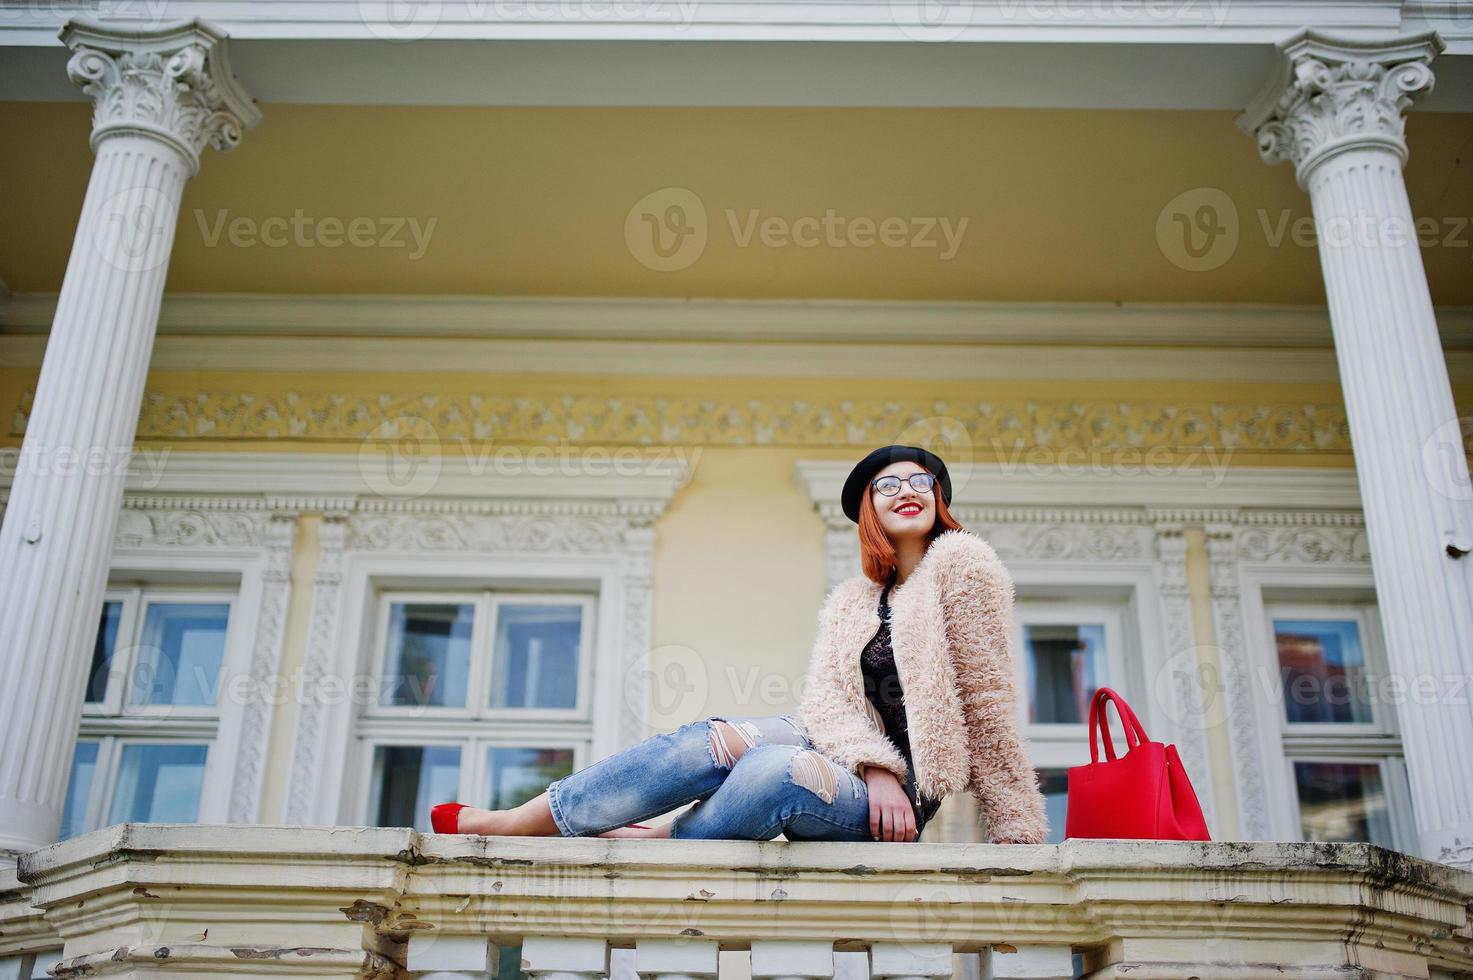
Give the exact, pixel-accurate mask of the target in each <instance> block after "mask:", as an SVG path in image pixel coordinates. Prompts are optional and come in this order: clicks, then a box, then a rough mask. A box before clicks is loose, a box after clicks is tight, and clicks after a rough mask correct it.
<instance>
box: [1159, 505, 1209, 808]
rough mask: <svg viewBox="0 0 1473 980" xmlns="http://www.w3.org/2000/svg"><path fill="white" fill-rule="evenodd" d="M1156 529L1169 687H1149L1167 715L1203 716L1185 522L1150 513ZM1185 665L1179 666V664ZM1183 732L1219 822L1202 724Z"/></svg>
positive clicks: (1190, 764) (1186, 761) (1202, 795)
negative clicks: (1165, 698) (1163, 700)
mask: <svg viewBox="0 0 1473 980" xmlns="http://www.w3.org/2000/svg"><path fill="white" fill-rule="evenodd" d="M1153 516H1154V518H1155V520H1154V530H1155V551H1156V559H1157V562H1158V563H1159V566H1160V590H1161V611H1162V625H1163V627H1164V628H1165V631H1166V645H1165V649H1166V667H1165V670H1167V672H1168V674H1169V677H1170V681H1171V683H1170V686H1169V688H1166V689H1164V690H1163V687H1162V685H1160V684H1153V685H1151V686H1150V690H1151V691H1152V693H1153V694H1155V696H1157V697H1160V696H1161V695H1162V694H1165V693H1167V692H1168V691H1169V695H1170V697H1172V698H1173V699H1174V703H1173V704H1172V705H1170V706H1169V707H1168V712H1167V713H1168V714H1169V716H1170V717H1172V718H1175V719H1202V718H1205V717H1206V709H1207V699H1208V697H1209V696H1210V695H1209V693H1208V692H1207V691H1205V690H1203V684H1205V683H1207V682H1209V680H1210V678H1209V677H1208V676H1206V675H1205V674H1204V672H1203V671H1202V670H1201V669H1200V661H1199V660H1198V659H1197V658H1196V655H1195V651H1196V648H1197V638H1196V633H1195V632H1194V630H1193V623H1192V597H1191V589H1190V587H1189V586H1188V585H1187V540H1186V537H1185V535H1184V534H1183V533H1182V532H1183V530H1184V529H1185V527H1186V524H1187V522H1184V521H1182V520H1180V519H1178V517H1177V515H1173V514H1170V513H1157V514H1154V515H1153ZM1184 654H1186V655H1188V656H1190V657H1191V660H1190V662H1189V663H1186V664H1179V663H1178V658H1180V657H1182V656H1183V655H1184ZM1184 667H1185V668H1187V669H1183V668H1184ZM1178 731H1179V732H1180V733H1181V737H1180V739H1179V741H1178V743H1177V744H1178V747H1179V750H1180V752H1181V756H1182V764H1183V765H1184V766H1185V767H1186V770H1187V772H1188V773H1198V774H1199V776H1198V778H1197V780H1196V782H1195V783H1194V784H1193V788H1194V789H1195V790H1196V793H1197V800H1198V802H1199V803H1200V804H1201V805H1202V813H1203V815H1204V816H1205V817H1206V819H1207V825H1208V826H1209V827H1215V826H1217V825H1218V824H1217V800H1216V795H1217V794H1216V793H1215V791H1214V790H1215V786H1214V782H1213V779H1212V775H1211V774H1212V770H1213V766H1212V762H1211V758H1210V753H1209V752H1208V749H1207V732H1206V729H1205V726H1203V725H1201V724H1185V725H1180V726H1179V727H1178Z"/></svg>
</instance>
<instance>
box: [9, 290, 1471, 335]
mask: <svg viewBox="0 0 1473 980" xmlns="http://www.w3.org/2000/svg"><path fill="white" fill-rule="evenodd" d="M55 312H56V294H55V293H20V294H14V295H11V296H6V297H0V335H4V334H28V333H45V332H46V331H47V330H48V329H49V328H50V325H51V320H52V318H53V317H54V316H55ZM1438 312H1439V320H1440V321H1441V323H1442V327H1443V334H1444V343H1445V344H1448V345H1450V346H1473V308H1470V307H1447V308H1444V309H1442V310H1439V311H1438ZM159 333H160V334H161V335H179V336H186V335H208V336H218V335H246V336H274V335H281V336H307V335H312V336H333V337H336V336H360V337H364V336H366V337H501V338H513V337H522V338H534V337H535V338H543V339H548V338H554V339H564V340H597V339H604V340H703V341H705V340H749V341H753V340H765V341H784V342H790V341H835V340H839V341H844V342H846V343H849V342H855V341H861V342H862V341H874V342H881V343H895V342H904V343H992V344H997V343H1003V344H1006V343H1017V344H1024V343H1026V344H1038V343H1055V344H1104V345H1109V346H1122V345H1123V346H1129V345H1158V344H1176V345H1188V346H1206V347H1325V348H1328V347H1330V346H1331V334H1330V320H1329V314H1328V312H1327V311H1326V310H1325V309H1324V308H1323V307H1314V306H1279V305H1268V304H1252V303H1242V304H1232V303H1195V304H1194V303H990V302H940V301H938V302H885V301H874V300H827V299H826V300H756V299H753V300H727V299H686V300H681V299H630V298H624V297H586V298H584V297H580V298H565V297H543V296H377V295H314V296H296V295H273V294H266V293H210V294H171V295H167V296H165V297H164V303H163V307H162V309H161V310H160V313H159Z"/></svg>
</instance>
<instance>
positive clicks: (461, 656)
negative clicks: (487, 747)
mask: <svg viewBox="0 0 1473 980" xmlns="http://www.w3.org/2000/svg"><path fill="white" fill-rule="evenodd" d="M474 621H475V606H473V605H471V604H469V603H466V604H462V605H431V604H419V603H416V604H413V605H410V604H408V603H402V602H396V603H394V604H393V606H391V607H390V609H389V638H388V639H389V642H388V652H387V660H386V662H385V664H384V676H383V690H382V695H381V698H380V703H381V704H386V705H410V706H414V707H427V706H434V707H445V706H454V707H464V706H465V698H466V691H467V690H468V688H469V685H470V666H471V627H472V625H473V623H474ZM394 826H409V825H408V824H397V825H394Z"/></svg>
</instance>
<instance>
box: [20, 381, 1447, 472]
mask: <svg viewBox="0 0 1473 980" xmlns="http://www.w3.org/2000/svg"><path fill="white" fill-rule="evenodd" d="M32 395H33V392H31V391H29V390H27V391H25V392H23V393H22V395H21V397H20V401H19V404H18V405H17V406H16V408H15V411H14V412H13V413H11V416H12V419H13V422H12V429H11V432H10V435H11V436H13V437H17V438H18V437H21V436H23V435H24V434H25V427H26V424H27V419H28V416H29V412H30V401H31V397H32ZM405 424H410V425H414V426H417V427H422V428H424V429H425V436H426V438H427V439H429V440H430V441H431V442H432V443H433V444H435V445H437V446H438V447H440V448H441V449H442V450H444V449H454V448H456V447H458V446H475V445H485V444H493V443H502V442H514V443H545V444H556V445H574V446H581V445H600V446H606V445H647V446H656V445H669V444H683V445H714V446H871V445H875V444H883V443H887V442H891V441H893V440H894V439H895V438H896V437H897V435H898V434H906V433H915V432H921V431H923V430H930V429H937V428H941V427H945V428H947V429H948V430H951V431H956V432H958V433H959V434H960V435H961V437H962V438H965V439H966V440H967V441H968V442H967V444H968V445H969V447H970V448H971V451H972V452H973V453H975V454H976V455H977V456H990V455H1005V454H1008V453H1016V452H1019V451H1030V450H1037V451H1046V452H1048V453H1049V454H1051V455H1057V454H1060V453H1068V452H1110V453H1119V454H1124V455H1125V456H1126V457H1128V458H1129V459H1133V460H1136V461H1138V465H1144V464H1145V463H1147V462H1149V457H1148V456H1147V455H1146V454H1148V453H1150V452H1152V451H1156V452H1171V453H1183V454H1205V453H1208V452H1211V453H1213V454H1215V455H1218V456H1225V455H1227V454H1229V453H1232V452H1253V453H1264V452H1270V453H1293V454H1299V453H1303V454H1310V455H1323V454H1338V455H1344V456H1349V455H1350V453H1351V444H1350V433H1349V429H1348V427H1347V424H1346V419H1345V408H1344V406H1343V405H1341V404H1338V403H1336V404H1288V403H1275V402H1254V403H1244V404H1224V403H1218V402H1210V401H1202V402H1160V401H1150V400H1144V399H1141V400H1121V399H1107V398H1097V399H1087V400H1086V399H1078V398H1058V399H1047V398H1038V397H1020V398H1014V399H1006V400H990V399H971V398H941V399H924V398H912V399H905V400H901V399H881V398H832V399H826V400H822V401H811V400H808V399H803V398H795V397H788V396H784V397H773V398H765V399H761V400H754V399H752V398H751V397H750V396H749V395H736V394H732V395H725V396H723V395H712V396H709V397H695V396H685V395H674V396H668V397H667V396H662V395H658V394H652V395H645V396H639V397H629V396H619V397H601V396H597V395H571V394H569V395H561V396H548V395H545V394H498V393H496V392H494V391H493V392H489V393H486V394H467V395H446V394H441V393H437V392H428V391H424V392H419V391H388V390H385V391H381V392H378V393H376V394H372V395H349V394H343V393H335V392H332V391H322V390H313V389H309V388H303V389H301V390H298V391H292V392H288V393H286V394H270V395H268V394H259V393H255V392H250V391H236V390H226V389H219V388H216V389H213V390H191V391H190V392H188V393H178V394H174V393H166V392H161V391H156V390H155V391H149V392H147V393H146V394H145V395H144V399H143V410H142V415H141V417H140V419H139V423H138V434H137V438H138V439H139V440H140V441H145V442H148V441H155V442H173V441H175V440H194V439H198V440H201V441H206V442H208V441H219V440H228V441H235V440H260V441H271V442H303V443H310V442H347V443H360V444H361V443H366V442H372V441H374V440H381V439H383V438H384V436H383V434H384V433H385V432H386V431H387V430H388V428H389V427H393V426H402V425H405ZM912 437H913V436H912ZM1465 441H1466V442H1467V445H1468V446H1469V449H1470V451H1473V433H1469V434H1468V435H1466V436H1465ZM1203 461H1204V462H1210V461H1211V460H1205V459H1204V460H1203ZM1020 465H1022V464H1020Z"/></svg>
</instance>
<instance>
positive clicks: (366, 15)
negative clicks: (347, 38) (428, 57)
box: [358, 0, 443, 41]
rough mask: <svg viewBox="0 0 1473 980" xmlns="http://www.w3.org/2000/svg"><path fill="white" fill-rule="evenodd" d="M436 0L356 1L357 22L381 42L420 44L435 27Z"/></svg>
mask: <svg viewBox="0 0 1473 980" xmlns="http://www.w3.org/2000/svg"><path fill="white" fill-rule="evenodd" d="M442 7H443V5H442V4H441V2H440V0H358V19H359V20H360V21H361V22H362V23H363V25H364V26H365V27H367V28H368V31H369V33H370V34H372V35H373V36H374V37H377V38H379V39H380V40H383V41H423V40H424V39H425V38H427V37H429V36H430V34H431V33H433V32H434V30H435V28H436V27H437V26H439V23H440V16H441V13H442Z"/></svg>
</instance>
